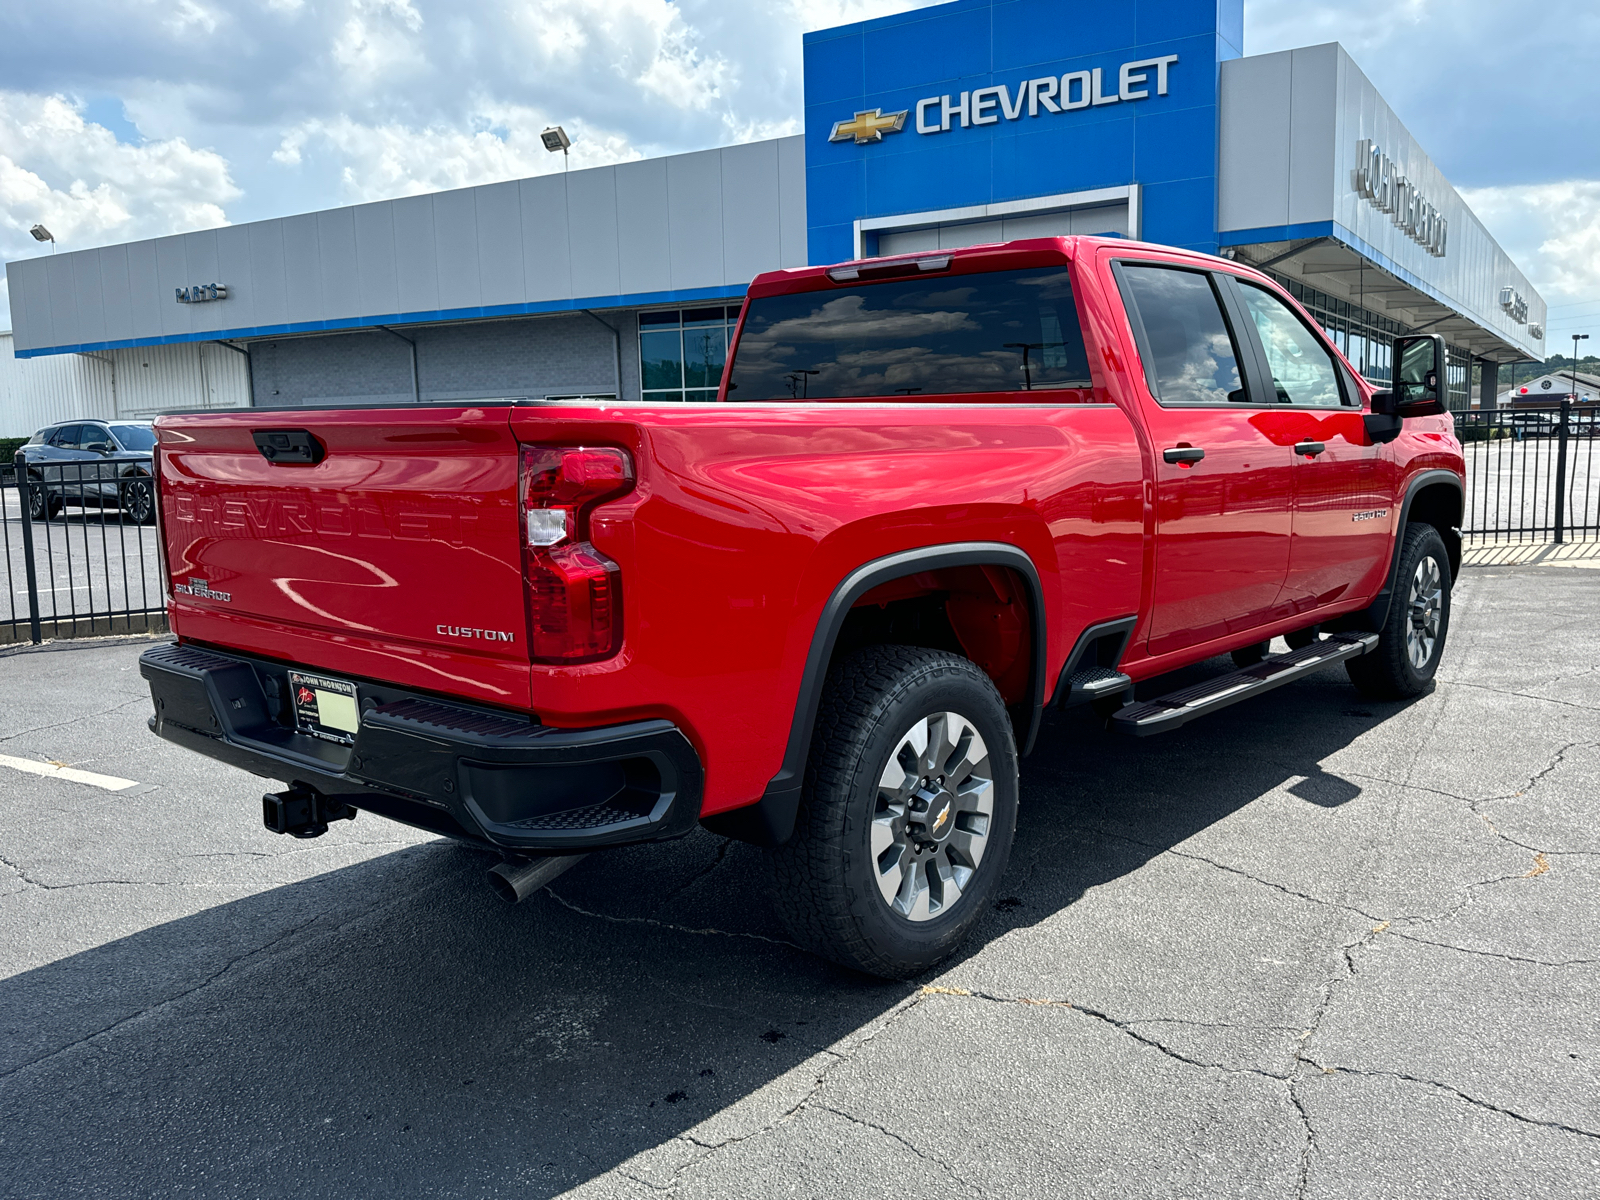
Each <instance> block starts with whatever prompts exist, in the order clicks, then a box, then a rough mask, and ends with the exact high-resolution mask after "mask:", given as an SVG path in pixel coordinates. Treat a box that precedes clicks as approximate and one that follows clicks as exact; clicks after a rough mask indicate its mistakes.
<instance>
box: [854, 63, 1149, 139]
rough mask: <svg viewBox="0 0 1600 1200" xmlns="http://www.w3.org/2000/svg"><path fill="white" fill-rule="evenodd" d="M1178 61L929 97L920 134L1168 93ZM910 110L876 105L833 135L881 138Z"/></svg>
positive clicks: (921, 103)
mask: <svg viewBox="0 0 1600 1200" xmlns="http://www.w3.org/2000/svg"><path fill="white" fill-rule="evenodd" d="M1177 61H1178V56H1177V55H1176V54H1163V55H1161V56H1160V57H1159V58H1140V59H1135V60H1134V61H1132V62H1125V63H1123V64H1122V65H1121V66H1120V67H1118V68H1117V69H1116V78H1115V80H1114V81H1113V80H1109V79H1107V78H1106V74H1105V68H1103V67H1096V68H1094V70H1092V71H1068V72H1067V73H1066V74H1065V75H1059V76H1057V75H1046V76H1044V77H1043V78H1040V79H1024V80H1022V81H1021V82H1019V83H1018V84H1017V87H1016V91H1014V92H1013V91H1012V90H1011V87H1010V85H1009V84H1004V83H997V84H992V85H991V86H989V87H981V88H974V89H973V90H971V91H966V92H962V93H961V94H960V95H959V96H958V97H956V98H955V99H954V100H952V99H951V98H950V97H949V96H948V95H944V96H924V97H923V98H922V99H921V100H918V101H917V103H916V114H917V116H916V129H917V132H918V133H920V134H929V133H947V132H949V130H950V128H951V126H952V123H954V124H955V125H959V126H960V127H961V128H962V129H966V128H967V127H969V126H980V125H995V124H998V123H999V122H1000V121H1001V120H1006V121H1015V120H1018V119H1020V118H1021V117H1022V115H1023V114H1024V113H1026V114H1027V115H1028V116H1030V117H1037V116H1038V115H1039V114H1040V113H1041V112H1043V113H1062V112H1073V111H1075V110H1077V109H1080V108H1104V107H1105V106H1107V105H1110V104H1127V103H1132V102H1133V101H1135V100H1145V99H1148V98H1149V97H1150V95H1151V91H1152V89H1153V90H1154V93H1155V95H1157V96H1165V95H1166V94H1167V75H1168V71H1169V69H1170V68H1171V67H1172V65H1173V64H1174V63H1176V62H1177ZM1152 75H1153V76H1154V78H1153V79H1152V78H1151V77H1152ZM910 115H911V110H910V109H903V110H902V111H900V112H892V113H886V112H884V111H883V110H882V109H881V108H873V109H868V110H866V111H863V112H858V113H856V114H855V116H854V117H853V118H851V119H850V120H848V121H837V122H835V123H834V126H833V133H832V134H831V135H830V136H829V138H828V140H829V141H830V142H849V141H853V142H855V144H856V145H858V146H864V145H866V144H867V143H868V142H881V141H883V135H884V134H886V133H899V132H900V131H901V130H902V129H904V128H905V124H906V118H907V117H908V116H910Z"/></svg>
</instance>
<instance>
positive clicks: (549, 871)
mask: <svg viewBox="0 0 1600 1200" xmlns="http://www.w3.org/2000/svg"><path fill="white" fill-rule="evenodd" d="M587 857H588V855H586V854H546V855H541V856H539V857H538V858H520V857H519V858H508V859H506V860H505V861H504V862H498V863H495V865H494V866H492V867H490V868H489V886H490V887H492V888H493V889H494V890H495V893H496V894H497V895H498V896H499V897H500V899H502V900H504V901H505V902H506V903H507V904H516V903H518V902H519V901H522V900H526V899H527V898H528V897H529V896H531V895H533V894H534V893H535V892H537V891H538V890H539V889H540V888H542V887H544V886H545V884H547V883H550V882H551V881H552V880H554V879H555V878H556V876H558V875H560V874H562V873H563V872H565V871H567V870H569V869H570V868H572V867H575V866H577V865H578V864H579V863H580V862H582V861H583V860H584V859H585V858H587Z"/></svg>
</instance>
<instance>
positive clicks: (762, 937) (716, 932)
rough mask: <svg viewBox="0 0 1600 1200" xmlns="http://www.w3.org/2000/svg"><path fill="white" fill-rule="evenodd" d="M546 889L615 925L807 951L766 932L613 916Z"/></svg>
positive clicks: (565, 903)
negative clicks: (730, 939) (645, 926)
mask: <svg viewBox="0 0 1600 1200" xmlns="http://www.w3.org/2000/svg"><path fill="white" fill-rule="evenodd" d="M544 890H545V892H546V893H547V894H548V895H549V897H550V899H552V900H554V901H555V902H556V903H557V904H559V905H561V906H562V907H563V908H570V909H571V910H572V911H573V912H575V913H577V914H579V915H580V916H585V917H593V918H595V919H596V920H598V921H610V922H611V923H612V924H614V925H654V926H655V927H656V928H657V929H670V930H672V931H673V932H675V933H693V934H698V935H700V936H708V937H729V938H749V939H750V940H751V941H755V942H767V943H769V944H771V945H774V946H787V947H788V948H789V949H791V950H799V951H801V952H802V953H804V952H805V948H804V947H803V946H799V945H796V944H795V943H794V942H789V941H785V940H784V939H783V938H775V937H768V936H767V935H766V934H764V933H738V932H734V931H732V930H727V929H713V928H710V927H707V928H704V929H695V928H693V927H691V926H688V925H675V924H673V923H672V922H671V921H658V920H656V919H655V918H654V917H617V916H612V915H611V914H610V913H602V912H595V911H594V910H593V909H588V908H583V907H581V906H579V905H577V904H574V903H573V902H572V901H571V900H568V899H567V898H566V897H565V896H563V895H561V894H560V893H559V892H557V891H556V890H555V889H554V888H551V887H546V888H545V889H544Z"/></svg>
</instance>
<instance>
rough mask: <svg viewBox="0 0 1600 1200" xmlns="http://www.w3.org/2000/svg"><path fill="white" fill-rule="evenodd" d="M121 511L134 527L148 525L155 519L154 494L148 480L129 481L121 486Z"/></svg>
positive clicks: (153, 489) (141, 478)
mask: <svg viewBox="0 0 1600 1200" xmlns="http://www.w3.org/2000/svg"><path fill="white" fill-rule="evenodd" d="M122 511H123V512H125V513H127V514H128V516H129V517H131V518H132V519H133V522H134V524H136V525H149V524H151V523H152V522H154V521H155V519H156V492H155V488H154V487H153V486H152V485H151V482H150V480H149V479H146V478H143V477H140V478H137V479H130V480H129V481H128V482H127V483H124V484H123V485H122Z"/></svg>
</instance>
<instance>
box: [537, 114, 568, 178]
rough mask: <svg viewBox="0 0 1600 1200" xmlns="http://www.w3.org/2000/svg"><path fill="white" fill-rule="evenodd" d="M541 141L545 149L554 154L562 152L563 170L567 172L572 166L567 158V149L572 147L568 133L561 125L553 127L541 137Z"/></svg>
mask: <svg viewBox="0 0 1600 1200" xmlns="http://www.w3.org/2000/svg"><path fill="white" fill-rule="evenodd" d="M539 140H540V141H542V142H543V143H544V148H545V149H546V150H548V151H550V153H551V154H554V153H555V152H556V151H557V150H559V151H561V169H562V170H563V171H565V170H566V169H567V167H568V166H569V165H570V161H569V160H568V158H567V147H568V146H570V145H572V139H571V138H569V137H568V136H567V131H566V130H565V129H563V128H561V126H559V125H552V126H550V128H549V129H546V130H545V131H544V132H543V133H541V134H540V135H539Z"/></svg>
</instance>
